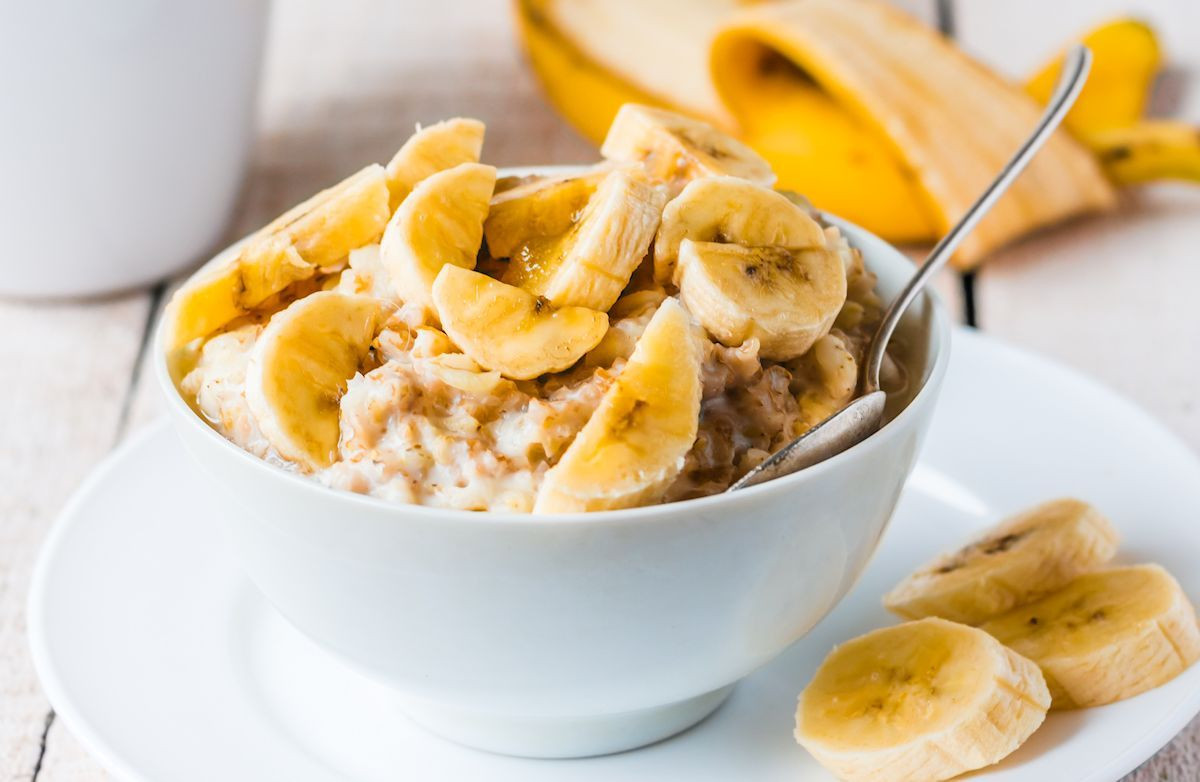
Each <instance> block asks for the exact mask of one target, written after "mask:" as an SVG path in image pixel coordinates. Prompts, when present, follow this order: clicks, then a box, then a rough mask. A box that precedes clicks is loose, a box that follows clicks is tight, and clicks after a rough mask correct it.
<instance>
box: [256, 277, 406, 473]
mask: <svg viewBox="0 0 1200 782" xmlns="http://www.w3.org/2000/svg"><path fill="white" fill-rule="evenodd" d="M386 312H387V308H386V307H385V305H383V304H382V303H381V302H380V301H379V300H378V299H375V298H373V297H370V296H354V295H348V294H344V293H338V292H336V291H322V292H319V293H313V294H310V295H308V296H306V297H304V298H303V299H300V300H299V301H296V302H294V303H293V304H292V305H291V306H289V307H288V308H287V309H285V310H283V311H282V312H278V313H276V314H275V315H274V317H272V318H271V322H270V323H268V324H267V327H266V328H265V329H263V332H262V334H261V336H259V338H258V342H256V343H255V345H254V348H253V350H252V352H251V354H250V363H249V366H248V367H247V370H246V404H247V405H248V406H249V407H250V412H251V414H252V415H253V416H254V419H255V421H257V423H258V426H259V428H260V429H261V430H262V433H263V435H264V436H265V437H266V438H267V440H268V442H270V443H271V446H272V447H273V448H274V449H275V450H276V451H278V453H279V455H280V456H282V457H283V458H285V459H289V460H291V461H293V462H295V463H296V464H298V465H300V466H301V467H302V468H304V469H305V470H310V471H311V470H316V469H319V468H322V467H327V466H329V465H330V464H332V463H333V461H334V459H335V458H336V455H337V447H338V439H339V434H340V432H339V416H340V411H339V407H338V403H339V400H340V399H341V397H342V394H343V393H344V392H345V390H346V384H347V382H348V381H349V380H350V378H352V377H354V374H355V373H356V372H358V371H359V367H360V366H361V365H362V363H363V361H364V360H365V358H366V356H367V353H368V351H369V350H370V347H371V341H372V340H373V339H375V335H376V333H377V332H378V331H379V328H380V326H381V325H382V322H383V318H384V315H385V313H386Z"/></svg>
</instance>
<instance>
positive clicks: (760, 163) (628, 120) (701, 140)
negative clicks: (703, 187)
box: [600, 103, 775, 195]
mask: <svg viewBox="0 0 1200 782" xmlns="http://www.w3.org/2000/svg"><path fill="white" fill-rule="evenodd" d="M600 154H601V155H602V156H604V157H605V158H606V159H608V160H616V161H620V162H625V163H641V164H643V165H644V166H645V167H646V170H647V171H648V172H649V173H650V176H652V177H654V178H655V179H657V180H659V181H661V182H665V183H667V185H668V187H669V188H670V192H671V194H672V195H675V194H676V193H678V192H679V191H680V190H682V189H683V188H684V186H685V185H686V184H687V183H688V182H690V181H692V180H693V179H699V178H701V177H713V176H734V177H740V178H742V179H745V180H748V181H750V182H753V183H755V184H758V185H762V186H764V187H770V186H771V185H773V184H775V172H774V171H772V170H771V164H770V163H768V162H767V161H765V160H763V159H762V157H761V156H759V154H758V153H757V152H755V151H754V150H752V149H750V147H748V146H746V145H745V144H743V143H742V142H740V141H738V140H737V139H735V138H733V137H732V136H728V135H726V134H724V133H721V132H720V131H718V130H717V129H716V128H714V127H713V126H712V125H710V124H708V123H707V122H701V121H699V120H694V119H691V118H689V117H685V116H684V115H682V114H678V113H676V112H673V111H665V110H663V109H656V108H652V107H650V106H642V105H638V104H636V103H626V104H625V105H624V106H622V107H621V109H620V111H618V112H617V116H616V117H615V118H614V119H613V121H612V127H610V128H609V129H608V135H606V136H605V137H604V143H603V144H602V145H601V146H600Z"/></svg>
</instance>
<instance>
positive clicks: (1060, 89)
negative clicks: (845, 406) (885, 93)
mask: <svg viewBox="0 0 1200 782" xmlns="http://www.w3.org/2000/svg"><path fill="white" fill-rule="evenodd" d="M1091 64H1092V53H1091V51H1089V50H1088V48H1087V47H1086V46H1082V45H1079V46H1074V47H1072V48H1071V51H1070V52H1068V53H1067V56H1066V58H1065V59H1064V61H1063V68H1062V72H1061V73H1060V74H1059V77H1058V84H1057V85H1055V88H1054V94H1053V95H1052V96H1051V97H1050V102H1049V104H1047V106H1046V109H1045V111H1044V112H1043V113H1042V118H1041V120H1040V121H1039V122H1038V124H1037V128H1036V129H1035V130H1034V131H1033V133H1032V134H1031V135H1030V136H1029V138H1028V139H1026V141H1025V143H1024V144H1022V145H1021V148H1020V149H1019V150H1017V153H1016V154H1015V155H1013V157H1012V159H1011V160H1009V161H1008V163H1007V164H1006V165H1005V166H1004V170H1003V171H1001V172H1000V175H999V176H998V177H996V179H995V180H994V181H993V182H992V184H991V185H989V186H988V189H987V190H985V191H984V192H983V195H981V196H979V199H978V200H977V201H975V203H974V204H972V205H971V208H970V209H968V210H967V212H966V214H964V215H963V216H962V219H960V220H959V221H958V224H957V225H955V226H954V227H953V228H951V229H950V232H949V233H947V234H946V235H945V236H943V237H942V240H941V241H940V242H938V243H937V246H935V247H934V248H933V251H932V252H930V253H929V257H927V258H926V259H925V262H924V263H922V264H921V266H920V268H919V269H917V271H916V273H915V274H913V276H912V279H910V280H909V281H908V285H906V286H905V287H904V290H902V291H901V292H900V295H898V296H897V297H896V298H895V299H894V300H893V301H892V305H891V306H890V307H888V311H887V313H886V314H885V315H884V316H883V320H882V321H881V322H880V324H879V329H878V330H877V331H876V332H875V337H874V339H872V340H871V351H870V353H869V354H868V355H867V360H866V365H865V367H864V371H863V393H864V394H869V393H871V392H872V391H878V390H879V372H880V370H881V369H882V367H883V356H884V350H885V349H886V348H887V344H888V342H889V341H890V340H891V338H892V334H893V333H894V332H895V331H896V326H897V325H899V323H900V318H901V317H903V315H904V311H905V310H906V309H908V306H909V305H910V304H912V303H913V300H914V299H915V298H916V297H917V294H919V293H920V292H921V289H922V288H924V287H925V283H926V282H928V281H929V279H930V278H931V277H932V276H933V275H934V274H935V273H936V272H937V271H938V270H939V269H941V268H942V266H944V265H945V264H946V261H947V260H948V259H949V258H950V256H951V255H952V254H953V253H954V251H955V250H956V249H958V246H959V244H961V243H962V240H963V239H965V238H966V237H967V234H969V233H971V231H972V230H973V229H974V228H975V226H976V225H978V224H979V221H980V220H982V219H983V217H984V216H985V215H986V214H987V213H988V211H989V210H990V209H991V208H992V206H993V205H994V204H995V203H996V201H997V200H998V199H999V198H1000V196H1002V195H1004V191H1006V190H1008V187H1009V185H1011V184H1012V183H1013V180H1015V179H1016V178H1017V177H1018V176H1020V175H1021V172H1022V171H1024V170H1025V166H1027V165H1028V164H1029V161H1030V160H1031V159H1032V158H1033V156H1034V155H1036V154H1037V151H1038V150H1039V149H1041V148H1042V145H1043V144H1044V143H1046V140H1047V139H1048V138H1050V134H1052V133H1053V132H1054V131H1055V129H1056V128H1057V127H1058V125H1059V123H1060V122H1062V118H1063V117H1064V116H1066V113H1067V111H1069V110H1070V108H1071V106H1072V105H1073V104H1074V103H1075V99H1076V98H1077V97H1079V91H1080V90H1082V89H1083V83H1084V82H1085V81H1087V74H1088V69H1089V68H1090V67H1091Z"/></svg>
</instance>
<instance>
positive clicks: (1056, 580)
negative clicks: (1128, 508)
mask: <svg viewBox="0 0 1200 782" xmlns="http://www.w3.org/2000/svg"><path fill="white" fill-rule="evenodd" d="M1118 540H1119V536H1118V535H1117V531H1116V529H1115V528H1114V527H1113V526H1112V524H1111V523H1110V522H1109V521H1108V519H1106V518H1105V517H1104V516H1102V515H1101V514H1100V512H1099V511H1097V510H1096V509H1095V508H1093V507H1092V506H1090V505H1088V504H1087V503H1085V502H1081V501H1080V500H1074V499H1061V500H1053V501H1051V502H1047V503H1043V504H1042V505H1038V506H1037V507H1034V508H1031V509H1029V510H1027V511H1024V512H1023V513H1019V514H1017V515H1016V516H1013V517H1011V518H1009V519H1006V520H1004V521H1002V522H1001V523H1000V524H998V525H997V526H995V527H993V528H992V529H990V530H988V531H987V532H985V533H984V534H983V535H981V536H980V537H979V538H978V539H976V540H974V541H972V542H971V543H969V544H967V545H966V546H964V547H963V548H961V549H959V550H958V551H955V552H953V553H949V554H943V555H942V556H940V557H937V558H936V559H934V560H933V561H932V562H930V563H928V564H926V565H925V566H924V567H922V568H920V569H919V570H917V571H916V572H915V573H913V574H912V575H910V576H909V577H908V578H906V579H904V580H903V581H901V582H900V583H899V584H898V585H897V586H896V587H895V588H894V589H892V591H891V592H888V593H887V594H886V595H885V596H884V598H883V604H884V606H886V607H887V608H888V610H890V611H892V612H894V613H896V614H899V615H900V616H903V617H906V618H910V619H916V618H919V617H923V616H940V617H943V618H945V619H952V620H954V621H956V622H965V623H967V624H980V623H982V622H984V621H985V620H987V619H990V618H991V617H994V616H996V615H998V614H1002V613H1004V612H1005V611H1008V610H1009V609H1011V608H1013V607H1015V606H1019V605H1022V604H1024V603H1028V602H1030V601H1032V600H1036V599H1037V598H1039V597H1042V596H1043V595H1046V594H1049V593H1050V592H1053V591H1054V590H1056V589H1059V588H1060V587H1062V586H1063V585H1064V584H1066V583H1067V582H1069V581H1070V580H1071V579H1073V578H1075V577H1076V576H1078V575H1081V574H1083V573H1086V572H1088V571H1090V570H1095V569H1096V568H1098V567H1100V566H1101V565H1103V564H1104V563H1105V562H1108V561H1109V560H1110V559H1112V558H1113V556H1115V555H1116V553H1117V543H1118Z"/></svg>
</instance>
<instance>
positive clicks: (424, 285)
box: [168, 113, 881, 512]
mask: <svg viewBox="0 0 1200 782" xmlns="http://www.w3.org/2000/svg"><path fill="white" fill-rule="evenodd" d="M664 116H666V117H667V118H668V119H667V120H664V119H663V117H664ZM670 116H672V115H663V114H661V113H656V114H654V115H652V116H651V117H650V118H649V119H647V121H650V120H653V127H654V133H653V134H652V136H650V137H648V142H647V143H650V142H654V140H655V139H659V138H667V137H670V140H671V144H672V145H678V144H687V143H691V142H690V141H689V138H688V137H684V136H672V135H671V127H670V122H669V117H670ZM464 122H465V121H456V122H452V123H446V124H444V125H434V126H431V127H430V128H426V129H425V130H423V131H419V133H422V134H430V139H436V137H437V134H439V133H440V134H454V133H458V134H461V133H463V132H472V133H473V132H474V131H475V125H472V124H469V123H467V124H464ZM664 122H666V125H665V126H664V125H663V123H664ZM614 127H615V126H614ZM629 127H632V126H630V125H629V124H628V123H626V128H625V130H624V131H623V132H630V131H629ZM639 127H640V126H639ZM688 129H689V132H692V131H694V128H693V127H692V126H691V125H689V126H688ZM711 132H712V133H714V134H715V133H716V131H711ZM664 134H665V135H664ZM430 139H426V141H429V140H430ZM458 142H459V143H456V144H452V145H451V146H452V148H453V149H456V150H460V151H461V150H463V149H467V150H468V152H469V150H470V144H464V143H461V139H459V140H458ZM627 147H628V145H617V147H614V148H621V149H625V148H627ZM670 148H673V147H670ZM464 154H467V153H464ZM646 154H649V152H647V153H646ZM750 154H752V153H750ZM467 158H468V159H465V160H462V161H458V162H454V161H443V163H442V168H441V169H440V170H436V171H434V172H428V173H425V174H423V175H422V176H420V177H416V176H415V175H413V176H409V177H408V179H406V180H405V182H408V183H409V184H405V185H404V186H403V187H402V188H400V189H401V190H402V191H403V192H402V195H401V196H400V197H399V199H398V204H399V205H398V206H395V205H394V203H393V202H396V201H397V199H396V197H395V196H396V192H397V189H396V187H395V186H394V182H393V180H394V175H393V172H392V168H393V167H394V165H395V161H393V165H390V166H389V167H388V169H386V170H385V169H384V168H383V167H376V168H377V169H378V170H377V171H375V170H372V169H371V168H368V169H364V171H363V172H360V173H359V174H357V175H355V177H352V178H351V180H347V182H346V183H343V184H342V185H339V186H337V187H335V188H332V189H330V190H328V191H325V192H324V193H322V194H320V195H319V196H317V197H315V198H314V199H312V200H310V201H309V202H306V204H305V205H302V206H301V207H298V208H297V209H296V210H293V212H292V213H289V215H290V218H289V219H288V220H282V219H281V220H280V221H277V222H276V223H274V224H272V225H271V226H268V227H267V228H266V229H264V230H263V232H260V234H258V235H256V236H255V237H252V238H251V240H249V244H248V247H247V248H246V249H243V250H242V251H241V253H240V254H239V255H238V256H236V257H235V258H234V259H233V260H231V261H230V260H227V261H225V265H224V266H218V267H217V268H215V269H208V270H205V271H203V272H201V273H200V274H198V275H197V277H196V278H194V280H193V281H190V282H189V283H188V284H187V285H185V286H184V288H183V289H181V291H180V294H179V295H177V297H176V299H175V300H174V301H173V302H172V305H171V306H172V313H171V317H173V318H175V319H176V321H177V322H176V323H175V324H174V329H173V332H172V333H177V334H181V335H183V336H182V337H181V338H180V339H178V340H175V341H173V342H169V344H168V347H169V348H170V349H172V350H175V351H180V352H182V353H186V354H187V355H188V356H189V357H190V358H189V361H188V362H187V364H188V370H187V371H186V372H184V373H182V375H181V377H180V378H179V389H180V391H181V393H183V394H184V395H185V396H186V397H187V398H188V399H190V400H191V401H192V403H193V406H194V408H195V409H196V410H197V411H198V413H199V414H200V415H201V416H202V417H203V418H204V419H205V420H206V421H208V423H209V424H210V425H212V426H213V427H214V428H215V429H216V430H217V431H218V432H220V433H221V434H222V435H223V436H225V437H226V438H228V439H229V440H231V441H232V442H233V443H235V444H236V445H238V446H239V447H241V448H243V449H245V450H247V451H248V452H250V453H252V454H254V455H255V456H258V457H260V458H263V459H265V460H267V461H269V462H271V463H273V464H276V465H278V466H280V467H283V468H284V469H289V470H293V471H296V472H298V473H302V474H305V475H307V476H309V477H311V478H312V479H314V480H317V481H319V482H321V483H323V484H325V485H327V486H330V487H332V488H335V489H341V490H345V491H351V492H358V493H363V494H371V495H374V496H376V497H379V498H382V499H385V500H389V501H393V502H399V503H413V504H421V505H429V506H435V507H443V508H457V509H466V510H477V511H511V512H531V511H535V512H556V511H564V510H566V511H571V510H599V509H604V508H617V507H629V506H633V505H641V504H647V503H653V502H669V501H675V500H681V499H687V498H692V497H700V496H705V495H708V494H713V493H716V492H720V491H723V490H724V489H726V488H728V486H729V485H730V484H731V483H733V482H734V481H736V480H737V479H738V478H739V477H741V476H742V475H744V474H745V473H746V472H747V471H748V470H750V469H752V468H753V467H755V466H756V465H758V464H759V463H761V462H762V461H763V460H764V459H765V458H766V457H767V456H768V455H769V454H770V453H771V452H773V451H774V450H775V449H777V448H779V447H780V446H781V445H782V444H784V443H786V442H787V441H788V440H790V439H792V438H794V437H795V436H797V435H798V434H800V433H802V432H804V431H806V430H807V429H809V428H811V427H812V426H814V425H816V424H817V423H819V422H820V421H822V420H823V419H824V418H826V417H827V416H829V415H830V414H832V413H833V412H835V411H836V410H837V409H839V408H840V407H842V406H843V405H845V404H846V403H847V402H849V401H850V400H851V399H853V397H854V395H855V392H856V387H857V379H858V368H859V363H860V362H861V360H862V358H863V352H864V350H865V347H866V344H867V342H868V340H869V338H870V335H871V333H872V331H873V330H874V328H875V326H876V325H877V323H878V320H879V317H880V309H881V307H880V301H879V299H878V297H877V296H876V294H875V292H874V288H875V280H874V277H873V275H872V274H871V273H870V272H869V271H868V270H867V269H866V268H865V267H864V266H863V263H862V259H861V255H860V254H859V253H858V251H857V250H855V249H853V248H851V247H850V246H849V244H848V243H847V242H846V241H845V239H844V238H843V237H842V236H841V235H840V233H839V232H838V231H837V230H836V229H834V228H830V227H821V226H819V225H818V224H817V223H816V222H815V221H814V218H813V217H812V216H811V215H810V214H808V213H807V212H806V211H805V210H804V209H803V208H801V207H799V206H797V205H796V204H794V203H792V201H790V200H789V199H788V198H786V197H784V196H781V195H779V194H777V193H775V191H772V190H770V189H769V188H767V187H764V186H763V185H762V184H757V183H752V182H749V181H747V180H743V179H738V178H736V177H733V176H727V175H721V174H720V172H708V171H706V172H705V173H704V174H703V176H699V175H698V176H697V177H695V178H693V179H692V180H690V184H689V183H687V182H679V181H674V182H672V183H670V184H669V185H668V184H667V183H663V182H659V181H657V180H656V179H654V177H653V176H652V175H651V174H650V173H648V172H647V170H646V169H644V168H643V167H642V166H641V165H640V161H638V160H621V159H618V160H614V161H610V162H608V163H605V164H603V165H602V166H600V167H597V168H594V169H591V170H589V171H587V172H585V174H584V175H583V176H582V177H580V178H573V177H557V178H544V177H538V178H525V179H522V180H521V182H520V184H519V185H517V186H515V187H511V188H508V189H506V190H505V191H504V197H503V199H502V201H503V203H504V210H503V215H502V219H498V220H497V221H495V222H491V223H489V221H488V218H489V212H490V199H491V198H492V193H493V189H494V188H495V182H496V179H495V171H494V169H491V168H490V167H488V166H483V165H480V164H478V163H476V162H475V159H477V150H476V152H475V155H474V156H472V155H470V154H467ZM398 159H399V156H398ZM409 163H411V160H409ZM414 182H415V184H413V183H414ZM669 192H675V193H677V195H675V197H674V199H673V200H668V198H667V195H668V193H669ZM372 226H373V227H372ZM485 235H486V237H487V239H486V241H485V240H484V236H485ZM364 237H366V239H364ZM493 247H499V248H502V249H503V250H504V252H505V255H499V254H497V253H494V252H493V250H492V248H493ZM308 256H316V257H319V258H320V259H321V262H320V263H316V262H312V261H310V259H309V257H308ZM331 258H341V259H342V260H341V261H340V262H339V261H330V259H331ZM276 259H277V260H276ZM514 259H519V263H520V264H521V266H520V269H519V271H514V270H516V269H517V267H516V266H514V265H513V264H514V262H516V261H515V260H514ZM276 263H286V264H287V265H286V268H283V269H281V270H277V269H276V266H275V265H273V264H276ZM222 286H224V287H222ZM226 290H228V291H229V293H224V291H226ZM247 291H254V294H255V295H254V296H253V297H248V295H247V293H246V292H247ZM226 297H229V298H228V299H227V298H226ZM229 300H231V301H233V303H234V304H233V306H232V307H230V306H229V304H228V301H229ZM213 301H220V302H221V304H220V306H219V307H216V306H214V305H212V304H211V302H213ZM197 335H198V336H197Z"/></svg>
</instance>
